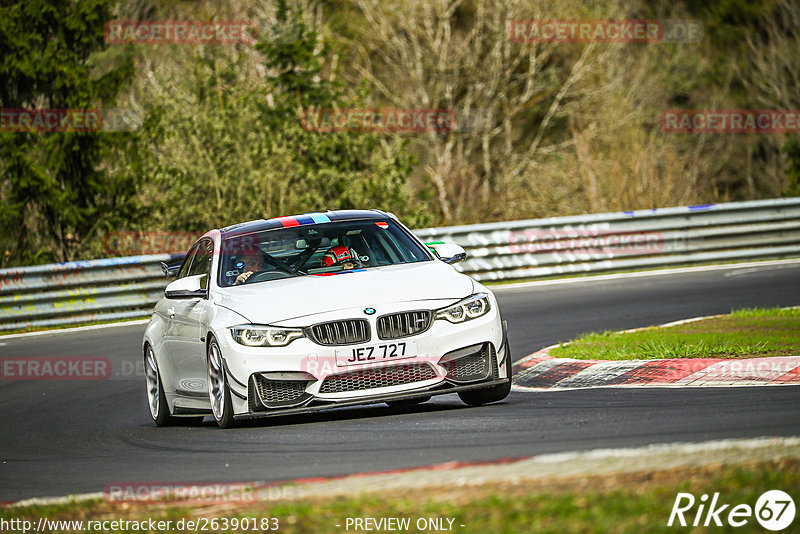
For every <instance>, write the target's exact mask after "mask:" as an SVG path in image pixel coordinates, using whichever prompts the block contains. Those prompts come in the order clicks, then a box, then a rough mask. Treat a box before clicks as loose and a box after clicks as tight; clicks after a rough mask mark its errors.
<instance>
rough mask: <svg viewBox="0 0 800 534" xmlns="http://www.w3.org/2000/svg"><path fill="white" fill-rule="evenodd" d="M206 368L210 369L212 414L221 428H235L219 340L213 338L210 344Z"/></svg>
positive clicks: (209, 394)
mask: <svg viewBox="0 0 800 534" xmlns="http://www.w3.org/2000/svg"><path fill="white" fill-rule="evenodd" d="M207 356H208V357H207V358H206V367H207V369H208V397H209V400H210V401H211V413H212V414H213V415H214V420H215V421H216V422H217V425H219V427H220V428H230V427H232V426H234V423H235V421H234V419H233V405H232V404H231V390H230V388H229V387H228V381H227V379H226V378H225V364H224V360H223V359H222V351H221V350H220V348H219V344H218V343H217V340H216V339H214V338H211V342H210V343H209V344H208V354H207Z"/></svg>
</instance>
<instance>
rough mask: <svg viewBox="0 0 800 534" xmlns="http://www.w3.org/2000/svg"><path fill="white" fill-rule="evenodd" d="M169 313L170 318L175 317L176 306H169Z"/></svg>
mask: <svg viewBox="0 0 800 534" xmlns="http://www.w3.org/2000/svg"><path fill="white" fill-rule="evenodd" d="M167 315H169V318H170V319H174V318H175V308H167Z"/></svg>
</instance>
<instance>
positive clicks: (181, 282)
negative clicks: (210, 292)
mask: <svg viewBox="0 0 800 534" xmlns="http://www.w3.org/2000/svg"><path fill="white" fill-rule="evenodd" d="M207 276H208V275H205V274H196V275H194V276H186V277H184V278H180V279H178V280H175V281H174V282H170V283H169V284H167V287H166V288H164V296H165V297H167V298H168V299H194V298H200V297H205V296H206V290H205V289H204V288H203V287H202V285H201V284H202V282H203V278H206V277H207Z"/></svg>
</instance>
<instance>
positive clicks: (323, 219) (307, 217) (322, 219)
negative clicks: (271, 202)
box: [273, 213, 331, 228]
mask: <svg viewBox="0 0 800 534" xmlns="http://www.w3.org/2000/svg"><path fill="white" fill-rule="evenodd" d="M273 220H275V221H278V222H279V223H281V224H282V225H283V227H284V228H290V227H292V226H305V225H307V224H319V223H328V222H331V220H330V218H329V217H328V216H327V215H325V214H323V213H306V214H303V215H293V216H288V217H276V218H275V219H273Z"/></svg>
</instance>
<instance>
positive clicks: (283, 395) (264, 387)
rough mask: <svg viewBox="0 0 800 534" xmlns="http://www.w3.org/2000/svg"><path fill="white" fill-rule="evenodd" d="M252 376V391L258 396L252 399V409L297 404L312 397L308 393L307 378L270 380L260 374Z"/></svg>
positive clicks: (284, 406) (285, 406)
mask: <svg viewBox="0 0 800 534" xmlns="http://www.w3.org/2000/svg"><path fill="white" fill-rule="evenodd" d="M252 377H253V379H252V380H251V381H250V384H251V385H250V392H251V395H253V394H255V395H257V397H258V398H257V399H251V400H252V401H254V402H252V403H251V404H250V409H251V410H254V409H256V410H257V409H259V408H260V409H262V410H263V409H264V408H287V407H290V406H297V405H300V404H302V403H304V402H305V401H306V400H308V399H309V398H310V397H311V395H309V394H308V393H306V386H307V385H308V383H309V381H307V380H269V379H266V378H264V377H263V376H260V375H258V374H254V375H252Z"/></svg>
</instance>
